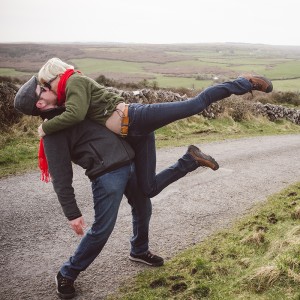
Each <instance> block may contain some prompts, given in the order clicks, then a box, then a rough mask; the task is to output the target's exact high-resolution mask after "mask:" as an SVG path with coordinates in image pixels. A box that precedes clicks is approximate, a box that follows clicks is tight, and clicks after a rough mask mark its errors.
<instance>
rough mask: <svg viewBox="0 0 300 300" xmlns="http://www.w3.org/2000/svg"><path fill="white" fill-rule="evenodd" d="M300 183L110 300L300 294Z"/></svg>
mask: <svg viewBox="0 0 300 300" xmlns="http://www.w3.org/2000/svg"><path fill="white" fill-rule="evenodd" d="M299 283H300V182H299V183H297V184H295V185H292V186H290V187H289V188H287V189H285V190H284V191H282V192H281V193H278V194H275V195H273V196H270V197H269V198H268V199H267V201H266V203H264V204H260V205H257V206H255V208H254V209H252V211H251V213H250V214H249V215H248V216H245V217H243V218H242V219H241V220H239V221H238V222H237V223H236V224H234V225H233V226H232V227H231V228H228V229H225V230H222V231H221V232H219V233H216V234H215V235H213V236H211V237H209V238H208V239H206V240H205V241H203V242H202V243H200V244H198V245H196V246H194V247H193V248H190V249H188V250H186V251H184V252H182V253H181V254H180V255H178V256H176V257H175V258H173V259H172V260H170V261H168V262H167V263H166V264H165V266H163V267H161V268H156V269H151V270H148V271H145V272H142V273H140V274H139V275H138V276H137V277H136V278H134V279H133V280H132V282H131V283H128V284H126V285H124V286H123V287H122V288H121V290H120V291H119V292H118V293H117V294H115V295H112V296H111V297H109V299H114V300H116V299H123V300H129V299H130V300H152V299H153V300H154V299H177V300H179V299H182V300H183V299H184V300H186V299H189V300H192V299H222V300H223V299H253V300H254V299H255V300H257V299H272V300H274V299H275V300H276V299H278V300H279V299H280V300H284V299H289V300H290V299H300V291H299Z"/></svg>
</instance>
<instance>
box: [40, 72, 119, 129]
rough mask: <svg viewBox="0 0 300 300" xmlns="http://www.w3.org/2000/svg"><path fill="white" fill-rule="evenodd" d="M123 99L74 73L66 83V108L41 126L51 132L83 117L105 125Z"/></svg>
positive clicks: (72, 123) (74, 122)
mask: <svg viewBox="0 0 300 300" xmlns="http://www.w3.org/2000/svg"><path fill="white" fill-rule="evenodd" d="M123 101H124V99H123V98H122V97H120V96H119V95H117V94H114V93H112V92H109V91H107V90H106V89H105V87H104V86H101V85H100V84H98V83H97V82H96V81H94V80H93V79H91V78H89V77H86V76H83V75H81V74H78V73H74V74H73V75H72V76H71V77H70V78H69V79H68V81H67V85H66V102H65V107H66V110H65V112H63V113H62V114H61V115H59V116H56V117H54V118H53V119H51V120H49V121H47V122H44V123H43V125H42V128H43V130H44V132H45V133H46V134H51V133H54V132H57V131H60V130H62V129H66V128H68V127H71V126H73V125H75V124H77V123H79V122H81V121H83V120H84V119H85V118H88V119H90V120H93V121H95V122H97V123H98V124H101V125H105V122H106V120H107V119H108V118H109V117H110V116H111V114H112V113H113V111H114V110H115V108H116V106H117V105H118V104H119V103H120V102H123Z"/></svg>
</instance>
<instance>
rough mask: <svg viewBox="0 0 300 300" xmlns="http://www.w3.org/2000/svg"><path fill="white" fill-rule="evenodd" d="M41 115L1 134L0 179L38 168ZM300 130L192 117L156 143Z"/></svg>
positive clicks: (299, 130) (168, 128) (298, 130)
mask: <svg viewBox="0 0 300 300" xmlns="http://www.w3.org/2000/svg"><path fill="white" fill-rule="evenodd" d="M39 123H40V121H39V119H38V118H34V117H24V118H23V119H22V121H21V122H20V124H17V125H16V126H14V127H13V128H12V130H11V131H10V132H9V133H2V134H0V167H1V168H0V178H1V177H5V176H9V175H14V174H18V173H22V172H24V171H27V170H32V169H36V168H37V151H38V144H39V139H38V137H37V133H36V130H37V127H38V124H39ZM293 133H295V134H296V133H298V134H299V133H300V126H299V125H295V124H293V123H291V122H288V121H284V120H282V121H278V122H275V123H274V122H270V121H267V120H266V119H264V118H255V119H252V120H249V121H242V122H235V121H233V120H232V119H231V118H230V117H227V118H222V119H214V120H207V119H205V118H203V117H201V116H194V117H190V118H188V119H185V120H180V121H177V122H174V123H172V124H169V125H167V126H165V127H163V128H161V129H159V130H157V131H156V145H157V147H158V148H160V147H176V146H185V145H189V144H199V143H207V142H210V141H217V140H224V139H236V138H241V137H247V136H258V135H275V134H293Z"/></svg>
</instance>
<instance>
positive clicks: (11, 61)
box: [0, 43, 300, 92]
mask: <svg viewBox="0 0 300 300" xmlns="http://www.w3.org/2000/svg"><path fill="white" fill-rule="evenodd" d="M54 56H56V57H59V58H61V59H63V60H66V61H68V62H70V63H72V64H74V65H75V66H76V68H78V69H80V70H81V71H82V72H83V73H85V74H86V75H88V76H91V77H93V78H96V77H98V76H99V75H104V76H106V77H107V78H110V79H114V80H118V81H121V82H139V81H142V80H147V81H149V82H155V83H157V85H158V87H160V88H168V87H172V88H174V87H176V88H180V87H185V88H195V89H202V88H205V87H207V86H210V85H212V84H213V83H214V82H216V81H224V80H228V79H231V78H235V77H237V76H238V75H239V74H243V73H257V74H262V75H265V76H267V77H269V78H270V79H272V80H273V84H274V90H278V91H293V92H298V91H299V90H300V72H299V70H300V47H296V46H294V47H292V46H270V45H254V44H234V43H228V44H227V43H224V44H172V45H150V44H149V45H144V44H117V43H109V44H80V43H79V44H0V76H12V77H18V78H20V79H24V80H25V79H27V78H28V77H29V76H31V75H32V74H33V73H35V72H37V71H38V70H39V68H40V67H41V66H42V65H43V63H45V62H46V61H47V60H48V59H49V58H51V57H54Z"/></svg>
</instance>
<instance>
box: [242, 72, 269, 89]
mask: <svg viewBox="0 0 300 300" xmlns="http://www.w3.org/2000/svg"><path fill="white" fill-rule="evenodd" d="M242 77H244V78H246V79H248V80H249V81H250V82H251V84H252V90H256V91H261V92H265V93H270V92H272V91H273V84H272V82H271V81H270V80H269V79H267V78H266V77H264V76H259V75H242Z"/></svg>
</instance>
